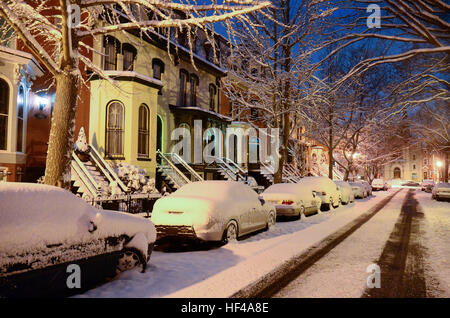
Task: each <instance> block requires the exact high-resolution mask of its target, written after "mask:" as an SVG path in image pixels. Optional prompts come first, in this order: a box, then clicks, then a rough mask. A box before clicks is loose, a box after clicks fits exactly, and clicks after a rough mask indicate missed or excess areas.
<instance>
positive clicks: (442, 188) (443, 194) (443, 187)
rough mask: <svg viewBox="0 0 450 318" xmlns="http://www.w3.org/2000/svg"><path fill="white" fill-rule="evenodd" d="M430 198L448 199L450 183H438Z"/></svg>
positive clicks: (449, 196)
mask: <svg viewBox="0 0 450 318" xmlns="http://www.w3.org/2000/svg"><path fill="white" fill-rule="evenodd" d="M431 197H432V198H433V199H434V200H437V201H439V200H441V199H450V183H447V182H440V183H437V184H435V185H434V187H433V191H432V192H431Z"/></svg>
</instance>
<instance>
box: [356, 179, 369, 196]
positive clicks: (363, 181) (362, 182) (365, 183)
mask: <svg viewBox="0 0 450 318" xmlns="http://www.w3.org/2000/svg"><path fill="white" fill-rule="evenodd" d="M356 182H359V183H361V184H362V185H363V186H364V189H366V193H367V196H369V195H372V186H371V185H370V183H369V182H367V181H366V180H358V181H356Z"/></svg>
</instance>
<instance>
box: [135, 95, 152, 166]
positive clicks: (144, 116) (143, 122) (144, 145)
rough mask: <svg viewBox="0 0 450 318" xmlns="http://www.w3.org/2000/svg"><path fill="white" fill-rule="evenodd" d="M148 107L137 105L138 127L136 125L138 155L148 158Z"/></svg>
mask: <svg viewBox="0 0 450 318" xmlns="http://www.w3.org/2000/svg"><path fill="white" fill-rule="evenodd" d="M149 113H150V112H149V109H148V107H147V105H145V104H142V105H141V106H139V127H138V157H146V158H148V149H149V146H148V144H149V136H150V129H149V126H150V125H149Z"/></svg>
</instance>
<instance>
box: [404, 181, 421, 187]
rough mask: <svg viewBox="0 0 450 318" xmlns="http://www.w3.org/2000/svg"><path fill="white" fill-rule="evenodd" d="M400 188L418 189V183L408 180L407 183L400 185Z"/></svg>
mask: <svg viewBox="0 0 450 318" xmlns="http://www.w3.org/2000/svg"><path fill="white" fill-rule="evenodd" d="M402 187H420V183H418V182H416V181H411V180H409V181H407V182H404V183H402Z"/></svg>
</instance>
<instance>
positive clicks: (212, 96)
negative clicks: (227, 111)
mask: <svg viewBox="0 0 450 318" xmlns="http://www.w3.org/2000/svg"><path fill="white" fill-rule="evenodd" d="M216 94H217V88H216V85H214V84H209V109H210V110H212V111H216Z"/></svg>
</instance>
